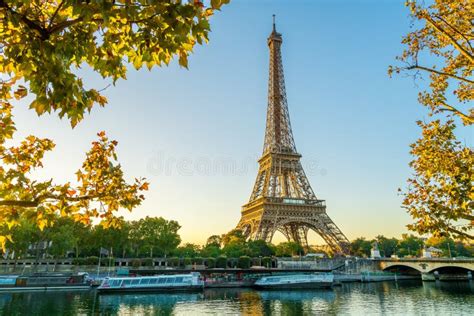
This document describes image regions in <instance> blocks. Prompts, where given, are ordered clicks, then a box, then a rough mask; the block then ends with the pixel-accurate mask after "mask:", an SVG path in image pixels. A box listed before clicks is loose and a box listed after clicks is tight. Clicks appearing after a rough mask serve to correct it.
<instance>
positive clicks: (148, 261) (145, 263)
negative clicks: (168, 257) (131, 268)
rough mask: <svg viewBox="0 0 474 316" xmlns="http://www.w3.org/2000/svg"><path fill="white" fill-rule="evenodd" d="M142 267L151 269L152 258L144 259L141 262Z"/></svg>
mask: <svg viewBox="0 0 474 316" xmlns="http://www.w3.org/2000/svg"><path fill="white" fill-rule="evenodd" d="M142 266H144V267H152V266H153V259H152V258H146V259H143V260H142Z"/></svg>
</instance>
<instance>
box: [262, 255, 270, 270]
mask: <svg viewBox="0 0 474 316" xmlns="http://www.w3.org/2000/svg"><path fill="white" fill-rule="evenodd" d="M262 266H264V267H265V268H271V267H272V258H270V257H263V258H262Z"/></svg>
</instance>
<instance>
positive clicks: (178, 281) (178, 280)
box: [175, 277, 183, 283]
mask: <svg viewBox="0 0 474 316" xmlns="http://www.w3.org/2000/svg"><path fill="white" fill-rule="evenodd" d="M175 282H176V283H181V282H183V278H182V277H181V278H176V281H175Z"/></svg>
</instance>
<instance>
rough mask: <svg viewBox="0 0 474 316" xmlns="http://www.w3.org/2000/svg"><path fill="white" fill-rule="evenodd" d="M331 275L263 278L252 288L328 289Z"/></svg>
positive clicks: (331, 283) (332, 276) (293, 275)
mask: <svg viewBox="0 0 474 316" xmlns="http://www.w3.org/2000/svg"><path fill="white" fill-rule="evenodd" d="M333 282H334V275H333V274H332V273H313V274H288V275H273V276H265V277H262V278H260V279H258V280H257V281H255V284H254V286H255V287H257V288H261V289H269V290H271V289H315V288H329V287H331V286H332V285H333Z"/></svg>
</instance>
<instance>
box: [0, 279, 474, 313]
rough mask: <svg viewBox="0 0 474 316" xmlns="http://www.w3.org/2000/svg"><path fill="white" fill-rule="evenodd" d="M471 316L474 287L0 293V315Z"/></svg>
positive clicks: (408, 284)
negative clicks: (155, 292) (123, 292)
mask: <svg viewBox="0 0 474 316" xmlns="http://www.w3.org/2000/svg"><path fill="white" fill-rule="evenodd" d="M377 314H384V315H437V316H444V315H474V283H473V282H472V281H471V282H459V283H454V282H436V283H435V282H421V281H399V282H398V283H394V282H380V283H347V284H344V285H342V286H339V287H335V288H334V289H332V290H313V291H299V290H298V291H254V290H250V289H213V290H206V291H204V292H203V293H180V294H153V293H149V294H121V295H116V294H107V295H98V294H97V293H96V292H95V291H86V292H42V293H38V292H36V293H35V292H30V293H26V292H25V293H13V294H12V293H8V294H7V293H0V315H48V316H50V315H51V316H54V315H377Z"/></svg>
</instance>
